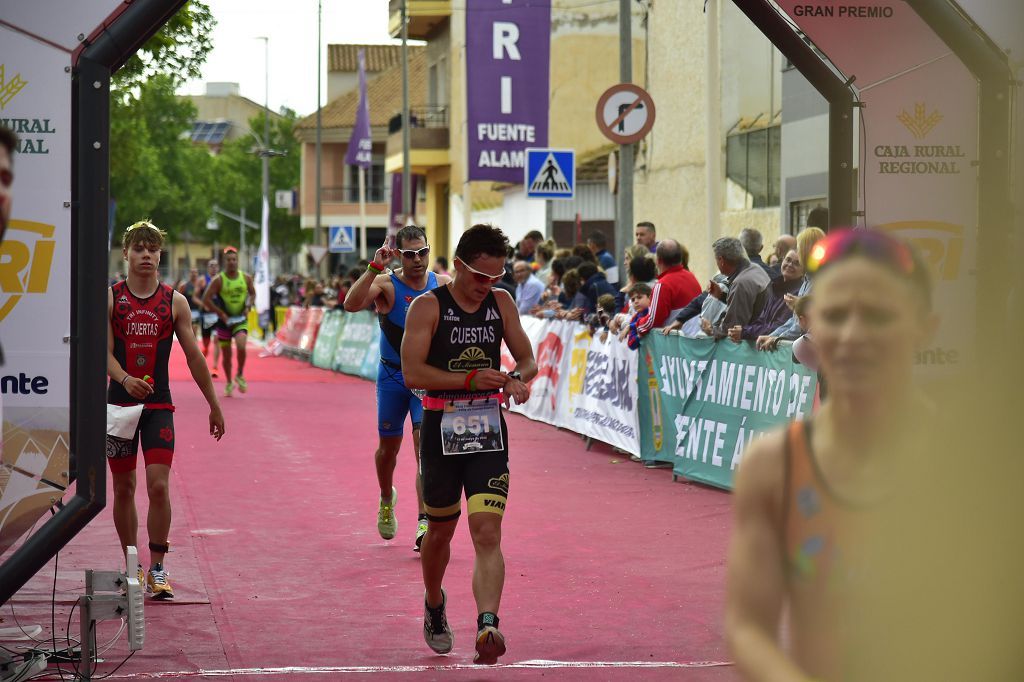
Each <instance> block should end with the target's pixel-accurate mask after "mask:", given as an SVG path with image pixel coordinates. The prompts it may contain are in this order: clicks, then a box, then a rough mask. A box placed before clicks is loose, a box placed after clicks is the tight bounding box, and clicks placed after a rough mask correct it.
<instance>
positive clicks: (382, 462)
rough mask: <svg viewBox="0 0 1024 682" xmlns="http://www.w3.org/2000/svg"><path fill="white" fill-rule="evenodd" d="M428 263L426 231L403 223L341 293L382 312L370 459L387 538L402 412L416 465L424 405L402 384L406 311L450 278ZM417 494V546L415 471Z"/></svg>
mask: <svg viewBox="0 0 1024 682" xmlns="http://www.w3.org/2000/svg"><path fill="white" fill-rule="evenodd" d="M396 245H397V246H396ZM395 257H400V258H401V262H402V267H401V268H399V269H398V270H395V271H393V272H385V268H386V267H387V266H388V265H389V264H390V263H391V261H392V260H393V259H394V258H395ZM429 264H430V246H429V245H428V244H427V234H426V232H424V231H423V228H421V227H417V226H415V225H407V226H406V227H403V228H402V229H401V230H399V231H398V234H395V235H391V236H389V237H388V238H387V239H386V240H385V241H384V244H383V245H382V246H381V247H380V248H379V249H377V252H376V253H375V254H374V256H373V262H371V263H370V264H369V266H368V267H367V269H366V272H364V273H363V274H362V276H360V277H359V279H357V280H356V282H355V283H354V284H353V285H352V287H351V288H350V289H349V290H348V293H347V294H346V295H345V310H347V311H349V312H356V311H359V310H364V309H366V308H368V307H369V306H371V305H374V306H375V307H376V310H377V315H378V316H379V318H380V364H379V365H378V367H377V434H378V436H379V438H380V441H379V443H378V445H377V451H376V453H375V454H374V461H375V463H376V468H377V483H378V484H379V485H380V500H379V502H378V504H377V532H378V533H379V534H380V536H381V537H382V538H383V539H385V540H390V539H392V538H394V537H395V535H396V534H397V533H398V519H397V518H396V516H395V504H396V503H397V501H398V491H397V490H396V488H395V486H394V485H393V483H394V477H395V465H396V464H397V462H398V451H399V449H401V447H402V433H403V431H404V427H405V418H406V416H408V417H409V418H410V421H411V422H412V439H413V454H414V455H415V457H416V469H417V472H418V471H419V452H420V422H421V421H422V420H423V406H422V405H421V404H420V399H419V398H418V397H417V396H416V395H414V394H413V392H412V391H410V390H409V389H408V388H406V385H405V378H404V376H403V374H402V358H401V356H400V355H399V354H400V353H401V349H402V338H403V336H404V334H405V316H406V313H407V312H408V311H409V306H410V305H411V304H412V302H413V300H414V299H416V298H417V297H418V296H421V295H423V294H425V293H426V292H428V291H430V290H431V289H434V288H436V287H438V286H442V285H444V284H447V283H448V282H450V281H451V278H450V277H448V276H447V275H437V274H434V273H433V272H428V266H429ZM416 499H417V502H418V507H419V519H418V522H417V527H416V540H415V541H414V544H413V551H415V552H418V551H420V545H421V544H422V542H423V536H424V534H426V532H427V517H426V513H425V511H424V508H423V488H422V485H421V482H420V476H419V474H418V473H417V475H416Z"/></svg>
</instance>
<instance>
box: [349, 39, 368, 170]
mask: <svg viewBox="0 0 1024 682" xmlns="http://www.w3.org/2000/svg"><path fill="white" fill-rule="evenodd" d="M345 163H347V164H348V165H350V166H362V167H363V168H369V167H370V166H371V165H372V164H373V135H372V133H371V132H370V100H369V99H368V98H367V97H366V55H365V54H364V52H363V51H362V50H359V108H358V109H357V110H356V124H355V126H354V127H353V128H352V137H350V138H349V140H348V152H347V153H346V154H345Z"/></svg>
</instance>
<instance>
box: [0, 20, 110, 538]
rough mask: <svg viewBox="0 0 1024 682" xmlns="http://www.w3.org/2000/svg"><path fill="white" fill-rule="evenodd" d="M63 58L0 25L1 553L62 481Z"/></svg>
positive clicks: (66, 81) (66, 250)
mask: <svg viewBox="0 0 1024 682" xmlns="http://www.w3.org/2000/svg"><path fill="white" fill-rule="evenodd" d="M70 66H71V55H70V53H69V52H68V51H66V50H62V49H58V48H57V47H54V46H53V45H51V44H49V43H47V42H45V41H42V40H35V39H33V38H30V37H28V35H26V34H25V33H21V32H18V31H14V30H12V29H11V28H9V27H7V26H4V25H0V123H3V124H4V125H6V126H7V127H9V128H11V129H13V130H14V131H15V133H16V134H17V135H18V137H19V140H20V143H19V147H18V152H17V153H16V154H15V155H14V159H13V165H14V178H15V179H14V184H13V186H12V194H13V202H12V207H13V208H12V214H11V223H10V225H9V227H8V230H7V235H6V238H5V240H4V243H3V244H2V245H0V343H2V344H3V351H4V364H3V366H0V390H2V399H3V401H2V405H3V409H2V413H3V457H2V464H0V554H2V553H3V552H4V551H5V550H6V549H7V548H8V547H9V546H10V544H11V543H12V542H13V541H14V540H15V539H16V538H17V537H18V536H20V535H21V534H22V533H24V532H25V531H26V530H28V529H29V528H30V527H31V526H32V525H33V524H34V523H35V522H36V520H37V519H38V518H39V516H40V515H41V514H43V513H44V512H45V510H46V509H47V508H49V507H50V506H51V505H52V504H53V500H55V499H59V498H60V497H61V495H62V490H63V488H64V487H66V486H67V485H68V430H69V400H70V378H69V367H70V357H71V353H70V347H69V345H68V342H67V338H68V337H69V336H70V333H71V332H70V324H71V281H70V277H71V209H70V206H71V73H70ZM97 267H104V268H105V267H106V263H97Z"/></svg>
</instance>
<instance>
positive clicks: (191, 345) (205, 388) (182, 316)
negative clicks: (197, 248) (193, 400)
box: [171, 293, 227, 440]
mask: <svg viewBox="0 0 1024 682" xmlns="http://www.w3.org/2000/svg"><path fill="white" fill-rule="evenodd" d="M171 306H172V308H173V310H174V334H175V335H176V336H177V337H178V343H179V344H181V350H182V351H183V352H184V353H185V359H186V360H187V361H188V371H189V372H191V373H192V379H193V380H194V381H195V382H196V386H198V387H199V390H200V391H202V392H203V397H204V398H206V402H207V403H208V404H209V405H210V433H211V434H212V435H213V437H214V438H216V439H217V440H220V437H221V436H223V435H224V415H223V414H222V413H221V410H220V403H219V402H217V391H216V390H214V388H213V378H212V377H211V376H210V368H209V367H207V366H206V358H204V357H203V352H202V351H201V350H199V344H197V343H196V335H195V334H194V333H193V332H192V316H191V313H190V312H189V308H188V301H187V300H186V299H185V297H184V296H183V295H181V294H179V293H175V294H174V300H173V303H172V304H171ZM225 352H227V351H225Z"/></svg>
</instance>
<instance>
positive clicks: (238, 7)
mask: <svg viewBox="0 0 1024 682" xmlns="http://www.w3.org/2000/svg"><path fill="white" fill-rule="evenodd" d="M207 3H208V4H209V6H210V9H211V11H212V12H213V16H214V18H215V19H216V20H217V27H216V28H215V29H214V32H213V51H211V52H210V55H209V57H208V59H207V61H206V65H205V66H204V67H203V77H202V78H201V79H199V80H195V81H189V82H188V83H187V84H186V85H185V86H184V87H183V88H182V89H181V92H182V93H183V94H191V95H200V94H203V92H204V91H205V83H206V82H207V81H228V82H233V83H239V84H240V86H241V94H242V95H243V96H244V97H248V98H249V99H251V100H254V101H256V102H259V103H261V104H262V103H263V100H264V86H263V79H264V68H263V65H264V56H263V54H264V53H263V41H262V40H256V38H257V36H269V37H270V107H271V109H272V110H273V111H277V110H278V109H280V107H281V106H282V105H283V106H287V107H289V108H291V109H294V110H295V111H297V112H298V113H299V114H300V115H306V114H311V113H313V112H314V111H316V57H317V55H316V9H317V0H289V2H281V0H207ZM389 42H393V41H392V40H391V39H390V37H389V36H388V3H387V0H323V54H322V58H321V66H322V69H323V71H322V73H323V76H324V81H323V83H322V84H321V95H322V97H323V98H324V99H326V97H327V80H326V74H327V45H328V44H331V43H367V44H373V43H389Z"/></svg>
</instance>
